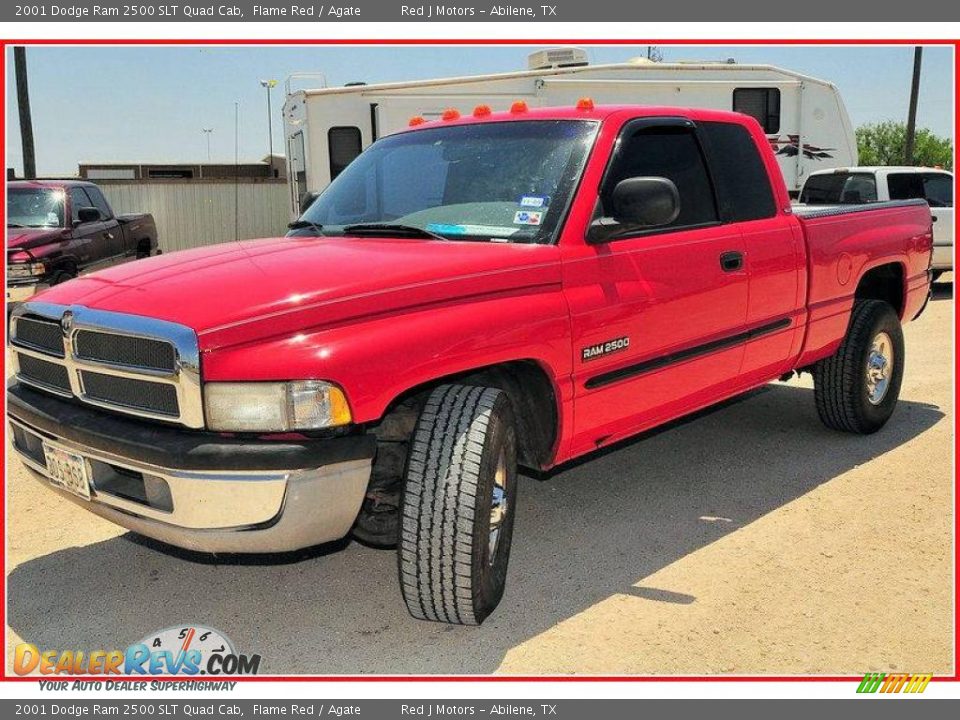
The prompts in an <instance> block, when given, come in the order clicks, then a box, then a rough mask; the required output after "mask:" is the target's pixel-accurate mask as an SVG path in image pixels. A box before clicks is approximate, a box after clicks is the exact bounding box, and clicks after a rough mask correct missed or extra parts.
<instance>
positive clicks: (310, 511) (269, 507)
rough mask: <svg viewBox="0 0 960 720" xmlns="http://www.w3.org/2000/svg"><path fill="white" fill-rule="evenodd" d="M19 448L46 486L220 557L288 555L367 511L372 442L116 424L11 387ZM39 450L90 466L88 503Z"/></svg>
mask: <svg viewBox="0 0 960 720" xmlns="http://www.w3.org/2000/svg"><path fill="white" fill-rule="evenodd" d="M7 412H8V419H9V421H10V426H11V431H12V439H13V446H14V450H15V451H16V452H17V454H18V455H19V456H20V459H21V460H22V461H23V463H24V465H26V467H27V468H28V469H29V470H30V471H31V473H32V474H33V475H34V476H35V477H36V478H37V479H39V480H40V481H42V482H43V483H44V484H45V485H46V486H47V487H49V488H50V489H52V490H54V491H55V492H57V493H58V494H60V495H62V496H63V497H65V498H67V499H68V500H71V501H72V502H75V503H76V504H78V505H80V506H81V507H83V508H85V509H87V510H89V511H90V512H92V513H94V514H96V515H99V516H100V517H103V518H105V519H107V520H110V521H111V522H114V523H116V524H117V525H120V526H122V527H125V528H127V529H129V530H133V531H134V532H137V533H139V534H141V535H146V536H147V537H151V538H154V539H156V540H159V541H161V542H164V543H168V544H170V545H176V546H178V547H182V548H186V549H188V550H196V551H201V552H214V553H270V552H286V551H290V550H297V549H300V548H305V547H310V546H313V545H319V544H321V543H324V542H329V541H332V540H337V539H339V538H342V537H343V536H344V535H346V534H347V533H348V532H349V530H350V528H351V526H352V525H353V523H354V521H355V520H356V517H357V513H358V512H359V510H360V505H361V503H362V502H363V498H364V495H365V493H366V489H367V484H368V481H369V478H370V467H371V463H372V459H373V455H374V452H375V448H376V441H375V439H374V438H373V437H372V436H368V435H354V436H344V437H338V438H330V439H321V440H278V441H266V440H259V439H239V438H235V437H224V436H220V435H217V434H214V433H203V432H198V431H186V430H180V429H176V428H168V427H163V426H159V425H156V424H149V423H144V422H140V421H138V420H129V419H125V418H119V417H116V416H112V415H108V414H106V413H103V412H100V411H98V410H93V409H90V408H87V407H82V406H79V405H76V404H74V403H72V402H69V401H64V400H61V399H59V398H54V397H50V396H48V395H45V394H42V393H39V392H36V391H34V390H31V389H29V388H26V387H24V386H22V385H20V384H17V383H14V384H12V385H10V386H9V387H8V391H7ZM43 445H48V446H50V447H52V448H54V449H60V450H64V451H66V452H69V453H72V454H74V455H79V456H80V457H82V458H83V461H84V463H85V466H86V470H87V475H88V477H89V479H90V493H91V496H90V499H89V500H87V499H85V498H83V497H80V496H78V495H74V494H72V493H70V492H68V491H66V490H63V489H61V488H59V487H58V486H56V485H53V484H52V483H51V482H50V481H49V474H48V472H47V469H46V461H45V458H44V452H43Z"/></svg>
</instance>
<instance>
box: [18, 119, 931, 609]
mask: <svg viewBox="0 0 960 720" xmlns="http://www.w3.org/2000/svg"><path fill="white" fill-rule="evenodd" d="M931 245H932V233H931V221H930V211H929V209H928V207H927V205H926V204H925V203H924V202H923V201H916V202H912V201H908V202H896V203H880V204H872V205H870V206H867V207H846V208H842V209H835V210H829V211H820V212H817V211H809V212H808V211H804V214H802V215H800V214H798V213H795V212H794V211H792V210H791V207H790V199H789V197H788V195H787V191H786V188H785V187H784V184H783V182H782V180H781V177H780V172H779V170H778V169H777V164H776V161H775V159H774V156H773V154H772V152H771V150H770V146H769V143H768V142H767V140H766V138H765V137H764V135H763V132H762V130H761V129H760V127H759V126H758V125H757V123H756V122H755V121H753V120H752V119H750V118H747V117H745V116H743V115H738V114H732V113H724V112H714V111H706V110H688V109H679V108H654V107H593V105H592V103H590V102H589V101H582V102H581V103H579V104H578V106H577V107H576V108H569V109H537V110H528V109H527V108H526V107H525V106H524V105H523V104H522V103H518V104H517V105H515V106H514V108H513V109H512V110H511V111H510V112H508V113H495V114H494V113H490V111H489V109H488V108H485V107H482V106H481V107H478V108H477V109H476V110H475V111H474V112H473V114H472V116H466V117H461V116H460V115H459V114H458V113H456V112H455V111H448V112H447V113H445V114H444V117H443V119H441V120H437V121H434V122H423V121H422V120H421V119H419V118H415V119H414V120H413V121H411V127H410V129H409V130H408V131H406V132H401V133H398V134H396V135H392V136H389V137H386V138H384V139H382V140H380V141H378V142H377V143H375V144H374V145H373V146H372V147H371V148H370V149H369V150H367V151H366V152H364V153H363V154H362V155H361V156H360V157H359V158H357V160H355V161H354V162H353V163H352V164H351V165H350V166H349V167H348V168H347V169H346V170H345V171H344V172H343V173H342V174H341V175H340V176H338V177H337V179H336V180H335V181H334V182H333V183H332V184H331V185H330V186H329V187H328V188H327V189H326V191H325V192H324V193H323V194H322V195H320V197H319V198H317V199H316V200H315V201H314V202H313V203H312V204H311V205H310V206H309V208H308V209H307V210H306V212H305V213H304V215H303V217H302V218H301V219H300V220H299V221H297V222H296V223H294V224H293V226H292V230H291V234H290V236H288V237H285V238H274V239H268V240H259V241H252V242H241V243H234V244H229V245H219V246H214V247H206V248H203V249H199V250H192V251H187V252H181V253H175V254H172V255H166V256H163V257H159V258H152V259H149V260H145V261H141V262H138V263H136V267H129V266H123V267H118V268H113V269H110V270H106V271H103V272H100V273H96V274H93V275H89V276H86V277H81V278H79V279H78V280H75V281H73V282H70V283H68V284H66V285H62V286H58V287H54V288H52V289H50V290H48V291H46V292H44V293H43V294H41V295H39V296H37V297H36V298H35V299H34V301H32V302H29V303H26V304H24V305H23V306H21V307H20V308H18V309H17V310H16V311H15V313H14V314H13V318H12V326H11V333H10V336H11V338H12V341H11V342H12V348H11V349H12V355H13V358H14V362H15V363H16V368H15V369H16V376H17V382H16V383H15V384H12V385H11V386H10V388H9V390H8V409H9V410H8V411H9V419H10V424H11V427H12V432H13V440H14V445H15V447H16V450H17V452H18V453H19V455H20V457H21V459H22V460H23V462H24V463H25V464H26V465H27V466H28V467H29V468H30V469H31V470H33V471H34V472H35V474H36V475H37V477H38V478H40V479H41V481H42V482H44V483H46V484H48V485H49V486H50V487H52V488H54V489H56V490H57V492H59V493H61V494H62V495H63V496H64V497H65V498H68V499H70V500H73V501H74V502H76V503H78V504H80V505H81V506H83V507H85V508H87V509H88V510H90V511H91V512H93V513H96V514H97V515H100V516H102V517H105V518H108V519H110V520H112V521H114V522H116V523H118V524H120V525H122V526H124V527H126V528H129V529H131V530H134V531H135V532H138V533H142V534H144V535H148V536H151V537H153V538H157V539H159V540H161V541H163V542H167V543H171V544H173V545H178V546H181V547H184V548H190V549H194V550H200V551H209V552H217V553H220V552H276V551H287V550H293V549H296V548H302V547H305V546H310V545H314V544H318V543H323V542H327V541H332V540H336V539H338V538H342V537H344V536H345V535H347V534H348V533H351V532H352V533H353V534H354V536H356V537H358V538H360V539H362V540H364V541H365V542H369V543H374V544H377V545H385V546H386V545H394V544H396V545H398V553H399V576H400V585H401V588H402V591H403V597H404V599H405V601H406V604H407V607H408V608H409V610H410V612H411V613H412V614H413V615H414V616H416V617H418V618H425V619H430V620H439V621H444V622H451V623H463V624H474V623H479V622H481V621H483V619H484V618H485V617H486V616H487V615H488V614H489V613H490V612H491V611H492V610H493V609H494V608H495V607H496V605H497V603H498V602H499V600H500V597H501V594H502V592H503V588H504V582H505V578H506V574H507V559H508V556H509V552H510V545H511V541H512V534H513V522H514V512H515V508H516V502H517V468H518V466H524V467H528V468H534V469H537V470H548V469H550V468H553V467H555V466H557V465H559V464H561V463H564V462H567V461H569V460H571V459H573V458H576V457H578V456H581V455H584V454H586V453H590V452H591V451H594V450H596V449H597V448H602V447H605V446H607V445H610V444H611V443H614V442H616V441H618V440H621V439H623V438H627V437H630V436H632V435H635V434H637V433H639V432H641V431H644V430H647V429H649V428H652V427H654V426H656V425H659V424H662V423H665V422H667V421H670V420H672V419H674V418H677V417H679V416H682V415H685V414H688V413H691V412H694V411H696V410H698V409H700V408H703V407H705V406H708V405H711V404H714V403H717V402H719V401H721V400H724V399H725V398H729V397H730V396H733V395H736V394H738V393H743V392H745V391H748V390H750V389H751V388H755V387H757V386H759V385H762V384H764V383H766V382H769V381H770V380H773V379H776V378H782V377H785V376H789V375H790V374H791V373H792V372H794V371H808V372H811V373H813V376H814V378H815V383H816V391H815V398H816V404H817V409H818V411H819V414H820V417H821V419H822V420H823V422H824V423H825V424H826V425H828V426H829V427H831V428H835V429H837V430H842V431H848V432H852V433H871V432H874V431H876V430H879V429H880V428H881V427H882V426H883V425H884V423H886V422H887V421H888V419H889V418H890V416H891V414H892V413H893V411H894V407H895V405H896V402H897V397H898V395H899V391H900V383H901V378H902V376H903V369H904V343H903V335H902V333H901V325H902V323H904V322H907V321H909V320H912V319H913V318H915V317H916V316H917V315H918V314H919V313H920V312H921V311H922V310H923V308H924V305H925V303H926V302H927V297H928V292H929V287H930V256H931ZM597 491H598V492H603V489H602V487H599V486H598V488H597ZM628 511H629V510H628V509H625V512H628ZM526 540H527V541H528V542H531V541H533V542H535V541H536V539H535V538H526Z"/></svg>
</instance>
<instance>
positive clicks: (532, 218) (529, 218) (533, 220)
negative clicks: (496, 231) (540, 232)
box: [513, 210, 543, 225]
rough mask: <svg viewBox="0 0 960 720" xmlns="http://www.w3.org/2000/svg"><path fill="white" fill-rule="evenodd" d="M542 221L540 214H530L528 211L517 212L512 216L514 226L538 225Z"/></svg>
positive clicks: (541, 214)
mask: <svg viewBox="0 0 960 720" xmlns="http://www.w3.org/2000/svg"><path fill="white" fill-rule="evenodd" d="M542 221H543V213H542V212H532V211H530V210H517V212H516V214H515V215H514V216H513V224H514V225H539V224H540V223H541V222H542Z"/></svg>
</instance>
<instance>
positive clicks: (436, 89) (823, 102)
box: [283, 48, 857, 217]
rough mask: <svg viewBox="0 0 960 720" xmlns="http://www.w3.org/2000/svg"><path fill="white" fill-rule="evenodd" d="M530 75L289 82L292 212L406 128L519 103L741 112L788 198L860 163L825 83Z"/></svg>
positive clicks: (683, 65) (566, 70) (606, 68)
mask: <svg viewBox="0 0 960 720" xmlns="http://www.w3.org/2000/svg"><path fill="white" fill-rule="evenodd" d="M528 64H529V69H527V70H523V71H518V72H508V73H498V74H492V75H474V76H469V77H452V78H441V79H436V80H417V81H410V82H391V83H380V84H376V85H365V84H359V83H351V84H349V85H346V86H344V87H326V84H325V82H321V85H322V87H318V88H313V89H300V90H295V89H293V87H292V85H293V84H295V83H297V82H300V81H302V80H303V76H309V75H310V74H309V73H299V74H295V75H292V76H290V77H289V78H288V79H287V99H286V103H285V104H284V107H283V118H284V132H285V135H286V144H287V158H288V177H289V182H290V212H291V216H293V217H296V216H298V215H299V211H300V198H301V197H302V196H303V194H304V193H306V192H309V191H314V192H315V191H319V190H322V189H323V188H324V187H325V186H326V185H327V184H328V183H329V182H330V181H331V180H332V179H333V178H334V177H336V176H337V174H338V173H339V172H340V171H341V170H343V168H344V167H346V166H347V164H348V163H349V162H350V161H351V160H353V158H355V157H356V156H357V155H359V154H360V152H361V151H362V150H363V149H365V148H366V147H367V146H368V145H370V144H371V143H372V142H374V141H375V140H376V139H377V138H379V137H382V136H383V135H388V134H390V133H393V132H396V131H397V130H399V129H401V128H403V127H406V125H407V124H408V123H409V121H410V118H411V117H413V116H416V115H419V116H422V117H424V118H426V119H427V120H431V119H436V118H438V117H439V116H440V115H441V114H442V112H443V111H444V110H445V109H446V108H449V107H456V108H459V110H460V111H461V112H471V111H472V110H473V108H474V107H475V106H477V105H480V104H484V105H489V106H490V107H491V108H492V109H493V110H494V111H499V110H507V109H509V108H510V105H511V104H512V103H513V102H514V101H515V100H525V101H526V103H527V105H529V106H530V107H545V106H554V105H573V104H574V103H576V102H577V100H578V99H579V98H581V97H585V96H588V97H590V98H592V99H593V100H594V102H596V103H597V104H620V103H624V104H638V103H641V104H645V105H673V106H681V107H700V108H713V109H718V110H735V111H737V112H742V113H746V114H748V115H752V116H753V117H754V118H756V119H757V120H758V121H759V122H760V125H761V126H762V127H763V129H764V130H765V132H766V133H767V137H768V138H769V139H770V143H771V145H772V146H773V147H774V150H775V151H776V153H777V157H778V159H779V161H780V168H781V169H782V170H783V175H784V179H785V180H786V183H787V188H788V189H789V190H790V191H791V192H792V193H796V192H797V191H799V189H800V187H801V186H802V185H803V181H804V180H805V179H806V177H807V176H808V175H809V174H810V173H811V172H813V171H815V170H820V169H823V168H832V167H838V166H851V165H856V163H857V146H856V139H855V137H854V132H853V127H852V126H851V124H850V119H849V117H848V116H847V110H846V108H845V107H844V104H843V100H842V99H841V97H840V94H839V92H838V91H837V88H836V87H834V86H833V85H832V84H831V83H829V82H826V81H824V80H817V79H816V78H812V77H808V76H806V75H801V74H800V73H796V72H793V71H792V70H784V69H782V68H778V67H774V66H772V65H738V64H736V63H734V62H733V61H727V62H677V63H659V62H651V61H650V60H648V59H647V58H634V59H632V60H628V61H627V62H624V63H617V64H609V65H590V64H588V62H587V56H586V53H585V51H583V50H581V49H579V48H553V49H548V50H540V51H538V52H535V53H533V54H532V55H530V57H529V62H528Z"/></svg>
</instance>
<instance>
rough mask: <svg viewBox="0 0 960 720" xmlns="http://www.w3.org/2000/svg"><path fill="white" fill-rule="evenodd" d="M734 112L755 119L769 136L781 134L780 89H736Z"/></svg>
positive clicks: (734, 93) (734, 92)
mask: <svg viewBox="0 0 960 720" xmlns="http://www.w3.org/2000/svg"><path fill="white" fill-rule="evenodd" d="M733 111H734V112H738V113H743V114H744V115H749V116H750V117H752V118H754V119H755V120H756V121H757V122H758V123H760V127H762V128H763V131H764V132H765V133H766V134H767V135H773V134H774V133H778V132H780V88H736V89H735V90H734V91H733Z"/></svg>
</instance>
